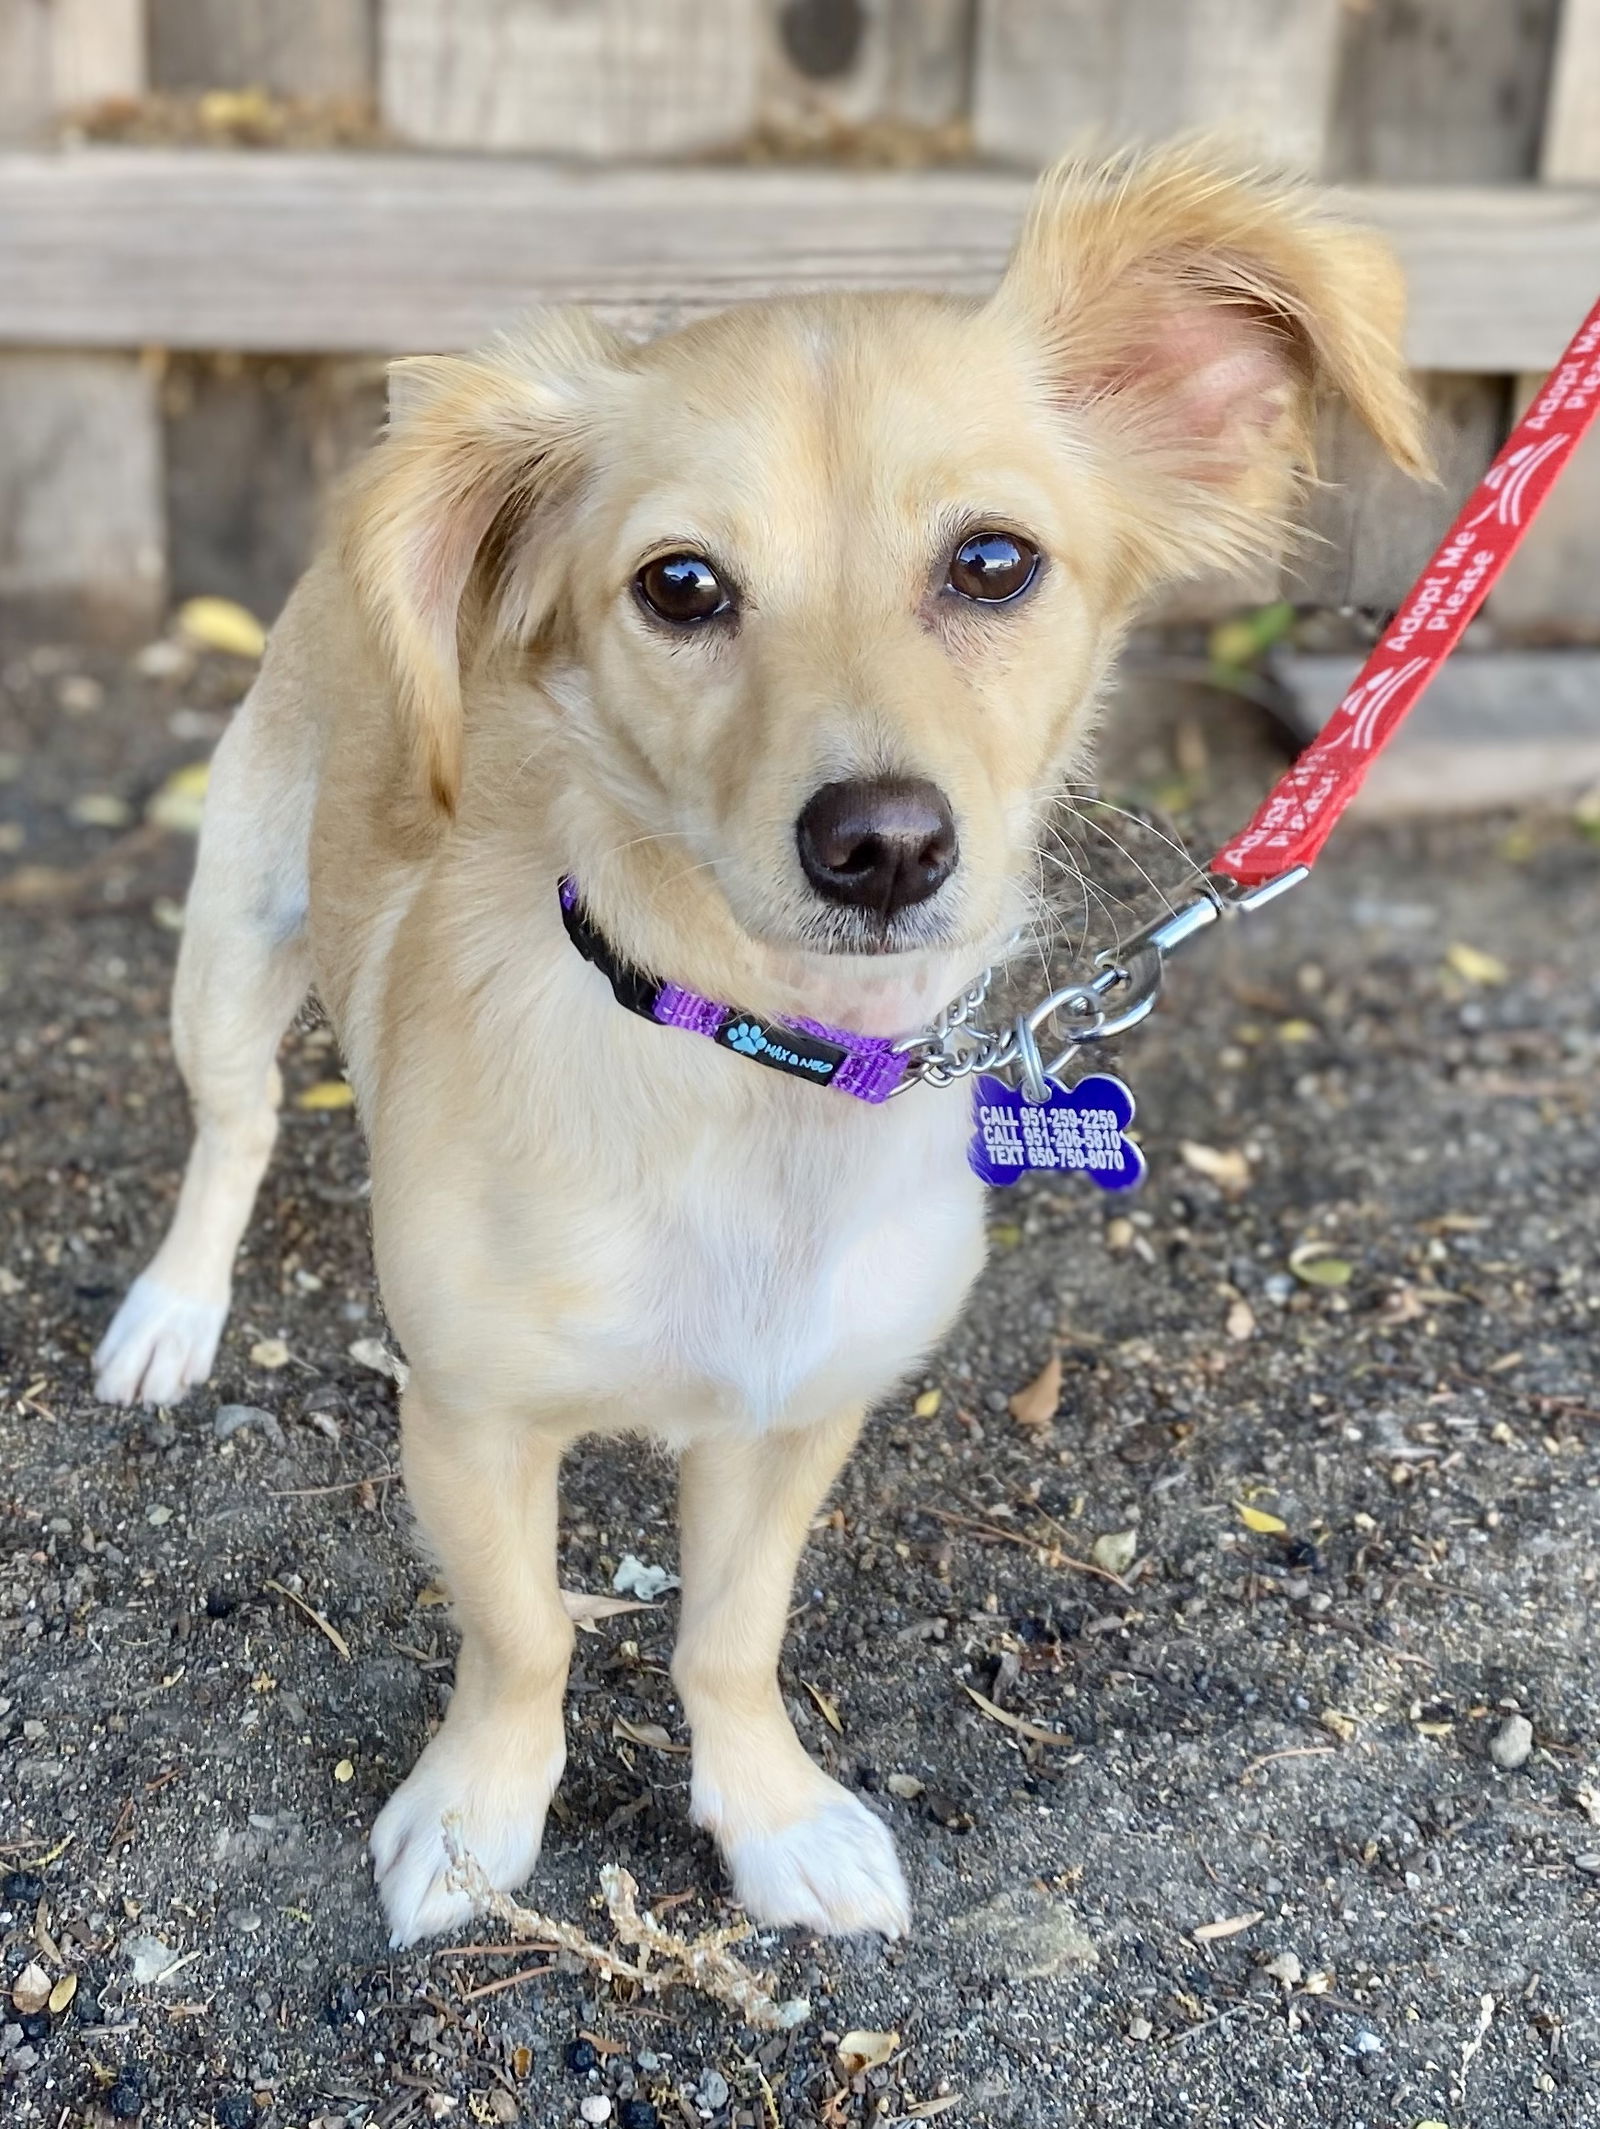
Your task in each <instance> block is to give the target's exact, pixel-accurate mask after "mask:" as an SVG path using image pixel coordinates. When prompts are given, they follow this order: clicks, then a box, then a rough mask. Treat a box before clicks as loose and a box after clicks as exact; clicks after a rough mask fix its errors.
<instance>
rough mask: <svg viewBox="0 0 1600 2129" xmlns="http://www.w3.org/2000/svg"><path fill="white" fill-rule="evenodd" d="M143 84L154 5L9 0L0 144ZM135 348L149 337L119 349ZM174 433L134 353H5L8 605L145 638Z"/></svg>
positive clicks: (155, 593)
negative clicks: (167, 449)
mask: <svg viewBox="0 0 1600 2129" xmlns="http://www.w3.org/2000/svg"><path fill="white" fill-rule="evenodd" d="M143 82H144V23H143V10H142V5H141V0H54V4H53V5H51V6H48V7H46V6H44V5H42V4H41V0H0V141H3V140H6V139H33V138H36V137H42V136H47V135H48V134H49V133H50V132H51V131H52V130H53V128H54V127H55V126H56V125H57V123H58V122H59V120H60V118H61V116H62V115H63V114H64V113H65V112H67V111H70V110H71V109H73V108H75V107H76V106H78V105H80V104H83V103H88V102H93V101H95V100H96V99H98V98H100V97H104V96H110V95H132V94H135V93H137V91H138V90H139V89H140V88H141V87H142V86H143ZM118 344H119V345H121V346H122V347H130V346H136V345H137V344H138V342H137V341H136V340H126V341H122V342H120V343H118ZM160 465H161V433H160V416H159V412H158V409H157V404H156V380H155V376H154V373H153V370H152V367H151V365H149V364H148V363H143V362H141V361H140V360H139V359H138V357H137V356H135V355H129V354H59V355H42V354H10V353H4V354H0V606H26V607H27V608H28V609H30V610H31V611H33V612H38V611H40V610H45V611H48V612H49V613H50V614H51V615H52V616H53V617H59V618H60V619H61V620H63V621H64V622H66V623H68V624H69V625H78V626H84V625H86V626H88V627H90V628H91V629H93V630H95V631H97V632H99V631H104V632H107V633H112V634H117V635H126V634H135V633H137V632H138V631H140V630H141V629H143V628H146V627H148V626H149V625H150V623H151V622H152V621H153V620H154V618H155V616H156V614H157V612H158V611H159V608H160V605H161V601H162V595H163V591H162V564H163V554H164V522H163V513H162V503H161V480H160Z"/></svg>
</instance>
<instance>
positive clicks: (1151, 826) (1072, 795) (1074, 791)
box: [1066, 785, 1205, 877]
mask: <svg viewBox="0 0 1600 2129" xmlns="http://www.w3.org/2000/svg"><path fill="white" fill-rule="evenodd" d="M1066 797H1067V801H1068V814H1069V817H1070V818H1072V819H1074V820H1082V821H1083V823H1084V825H1085V826H1086V827H1093V826H1095V825H1096V824H1095V823H1094V822H1092V821H1090V820H1089V818H1088V815H1087V813H1086V811H1085V808H1086V807H1089V806H1093V807H1094V808H1095V810H1096V811H1097V812H1100V813H1115V814H1117V815H1118V816H1119V818H1121V819H1122V820H1125V821H1131V822H1132V823H1133V825H1134V826H1135V827H1136V828H1142V829H1144V831H1145V833H1146V834H1147V835H1153V836H1154V837H1155V839H1156V841H1157V842H1158V843H1164V844H1165V845H1166V846H1167V848H1168V849H1169V850H1170V851H1171V852H1172V854H1173V856H1174V857H1177V858H1181V859H1182V861H1183V865H1184V868H1185V870H1186V871H1188V872H1191V873H1193V874H1195V875H1196V876H1197V877H1198V876H1199V875H1200V874H1202V873H1204V871H1205V867H1204V866H1203V865H1202V864H1200V863H1199V862H1198V860H1197V859H1196V858H1195V856H1194V854H1193V852H1192V851H1191V850H1190V849H1189V846H1188V845H1187V844H1186V843H1185V842H1184V841H1183V838H1182V837H1181V836H1178V835H1174V834H1173V833H1172V831H1171V830H1170V829H1167V828H1163V827H1162V826H1161V825H1160V823H1159V822H1157V821H1153V820H1152V819H1151V818H1150V817H1149V815H1148V814H1145V813H1135V812H1134V811H1133V809H1132V808H1131V807H1129V806H1119V805H1118V804H1117V803H1116V801H1115V800H1114V799H1109V798H1102V797H1101V796H1100V794H1099V793H1098V792H1097V791H1095V790H1093V789H1092V788H1091V787H1090V786H1087V785H1085V786H1083V787H1082V796H1081V797H1080V796H1079V794H1078V787H1075V786H1073V785H1068V786H1067V789H1066ZM1124 855H1125V856H1131V853H1130V852H1124Z"/></svg>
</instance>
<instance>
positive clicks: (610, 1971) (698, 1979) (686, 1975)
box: [444, 1816, 811, 2032]
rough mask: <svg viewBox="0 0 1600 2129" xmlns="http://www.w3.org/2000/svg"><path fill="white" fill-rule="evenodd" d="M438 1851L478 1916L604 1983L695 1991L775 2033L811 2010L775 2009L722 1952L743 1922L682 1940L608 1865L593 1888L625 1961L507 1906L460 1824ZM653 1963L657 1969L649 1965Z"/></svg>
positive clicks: (799, 2005) (567, 1925)
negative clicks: (577, 1963) (644, 1908)
mask: <svg viewBox="0 0 1600 2129" xmlns="http://www.w3.org/2000/svg"><path fill="white" fill-rule="evenodd" d="M444 1845H445V1853H446V1854H447V1855H448V1856H449V1858H450V1864H451V1870H450V1880H451V1883H452V1884H453V1885H455V1886H456V1887H458V1888H459V1889H460V1890H461V1891H462V1892H464V1893H466V1894H468V1895H469V1897H470V1898H471V1899H472V1901H473V1902H474V1904H475V1905H476V1906H477V1907H479V1908H480V1909H481V1910H482V1911H483V1912H484V1913H485V1914H491V1915H493V1916H494V1918H495V1920H496V1921H498V1922H503V1923H504V1924H505V1926H506V1928H507V1929H509V1930H510V1931H511V1933H512V1935H513V1936H515V1937H518V1938H521V1939H523V1940H525V1941H528V1942H533V1943H538V1944H540V1945H545V1946H552V1947H554V1948H555V1949H556V1950H558V1951H563V1952H566V1953H567V1954H568V1955H569V1956H570V1957H572V1958H575V1959H578V1960H581V1961H582V1963H583V1964H584V1965H585V1966H591V1967H593V1968H594V1969H595V1971H596V1972H597V1973H599V1974H600V1975H602V1976H603V1978H604V1979H606V1980H607V1981H616V1980H622V1981H631V1982H633V1983H634V1984H635V1986H636V1987H638V1988H640V1989H642V1990H644V1991H645V1993H646V1994H649V1995H656V1994H659V1993H660V1992H661V1991H662V1990H663V1989H669V1988H674V1987H683V1988H692V1989H698V1990H699V1991H700V1993H701V1994H702V1995H704V1996H712V1997H715V1998H716V1999H717V2001H719V2002H721V2003H725V2004H728V2005H729V2006H730V2007H731V2008H732V2009H733V2010H736V2011H737V2012H738V2013H739V2016H740V2017H741V2018H742V2019H743V2020H744V2021H745V2023H746V2024H747V2025H752V2026H763V2027H766V2028H768V2029H769V2030H774V2031H778V2032H786V2031H788V2030H789V2029H790V2028H791V2027H793V2026H797V2025H799V2023H800V2022H801V2020H802V2019H804V2018H806V2017H808V2016H809V2015H810V2011H811V2006H810V2004H809V2003H808V2002H807V2001H806V2000H805V1998H804V1997H796V1998H794V1999H793V2000H792V2001H790V2002H787V2003H780V2002H779V2001H778V2000H777V1999H776V1998H775V1997H774V1995H773V1994H772V1990H771V1985H770V1983H769V1982H768V1981H767V1980H766V1979H765V1978H764V1977H763V1976H762V1975H759V1974H756V1973H753V1972H752V1971H751V1969H750V1968H749V1967H747V1966H745V1965H744V1964H743V1963H742V1962H741V1961H740V1960H738V1959H735V1958H734V1956H733V1954H732V1953H731V1952H730V1950H729V1949H728V1947H729V1945H731V1944H735V1943H737V1942H738V1941H739V1940H740V1939H741V1938H742V1937H745V1936H748V1935H749V1925H748V1924H745V1923H741V1924H739V1925H738V1926H737V1927H736V1928H733V1929H716V1930H708V1931H707V1932H706V1933H705V1935H704V1936H700V1937H694V1938H688V1937H681V1936H679V1935H678V1934H677V1933H676V1932H675V1931H673V1930H670V1929H667V1928H666V1927H665V1926H664V1925H663V1924H662V1923H660V1922H658V1921H657V1920H656V1918H655V1916H654V1915H651V1914H641V1913H640V1911H639V1888H638V1885H637V1884H636V1883H635V1881H634V1880H633V1878H632V1877H631V1876H630V1875H629V1874H628V1872H627V1871H625V1870H622V1869H620V1868H619V1867H618V1866H617V1865H616V1864H612V1863H608V1864H607V1865H606V1866H605V1868H604V1869H603V1870H602V1871H601V1873H600V1888H601V1890H602V1892H603V1893H604V1894H605V1900H606V1908H607V1911H608V1912H609V1914H610V1917H611V1926H612V1928H613V1929H614V1930H615V1931H616V1933H617V1937H618V1939H619V1941H620V1943H621V1945H623V1946H625V1947H626V1948H627V1949H628V1950H629V1951H633V1952H636V1953H637V1954H638V1955H639V1956H638V1958H637V1959H628V1958H626V1957H624V1956H622V1955H621V1953H620V1952H619V1951H618V1949H617V1947H616V1946H613V1945H605V1944H597V1943H595V1942H594V1940H593V1939H592V1938H590V1937H586V1936H585V1935H584V1933H583V1931H582V1930H581V1929H579V1928H578V1927H577V1926H576V1925H575V1924H574V1923H571V1922H562V1921H560V1920H558V1919H557V1918H556V1917H554V1916H552V1915H541V1914H538V1913H536V1912H535V1911H534V1910H533V1909H532V1908H529V1907H523V1906H522V1905H521V1904H520V1903H519V1902H518V1901H516V1900H513V1899H512V1898H511V1896H510V1894H509V1893H503V1892H497V1891H496V1890H495V1888H494V1887H493V1886H492V1885H491V1884H490V1883H489V1881H488V1879H487V1878H486V1877H485V1876H484V1874H483V1869H482V1866H481V1865H480V1864H479V1863H478V1861H477V1858H476V1857H475V1856H473V1855H472V1854H470V1853H469V1851H468V1850H467V1849H466V1848H464V1847H463V1845H462V1842H461V1830H460V1822H459V1820H457V1819H456V1818H455V1817H454V1816H452V1817H450V1818H447V1819H446V1820H445V1822H444ZM652 1959H655V1960H659V1961H660V1964H659V1965H652V1964H651V1961H652Z"/></svg>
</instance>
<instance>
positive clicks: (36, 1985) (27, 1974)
mask: <svg viewBox="0 0 1600 2129" xmlns="http://www.w3.org/2000/svg"><path fill="white" fill-rule="evenodd" d="M11 2001H12V2002H13V2003H14V2004H15V2005H16V2007H17V2009H18V2010H19V2011H20V2012H21V2013H22V2015H23V2017H24V2018H27V2017H30V2016H31V2015H32V2014H33V2012H35V2011H42V2010H43V2009H44V2007H45V2005H46V2004H47V2003H48V2002H49V2001H50V1976H49V1975H48V1974H47V1973H46V1972H45V1970H44V1968H43V1967H42V1966H40V1965H39V1963H38V1962H37V1960H32V1959H30V1960H29V1962H28V1964H27V1965H26V1966H25V1967H24V1968H23V1969H22V1972H21V1973H20V1974H19V1975H18V1976H17V1978H16V1980H15V1981H13V1982H12V1984H11Z"/></svg>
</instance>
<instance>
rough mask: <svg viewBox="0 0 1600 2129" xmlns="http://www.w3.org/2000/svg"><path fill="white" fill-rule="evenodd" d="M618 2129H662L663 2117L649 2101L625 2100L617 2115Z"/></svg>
mask: <svg viewBox="0 0 1600 2129" xmlns="http://www.w3.org/2000/svg"><path fill="white" fill-rule="evenodd" d="M617 2129H661V2117H660V2115H659V2114H658V2113H657V2112H656V2110H655V2108H654V2106H653V2105H652V2104H651V2102H650V2101H649V2100H647V2099H625V2100H624V2101H623V2102H622V2108H621V2111H620V2113H619V2114H618V2115H617Z"/></svg>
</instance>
